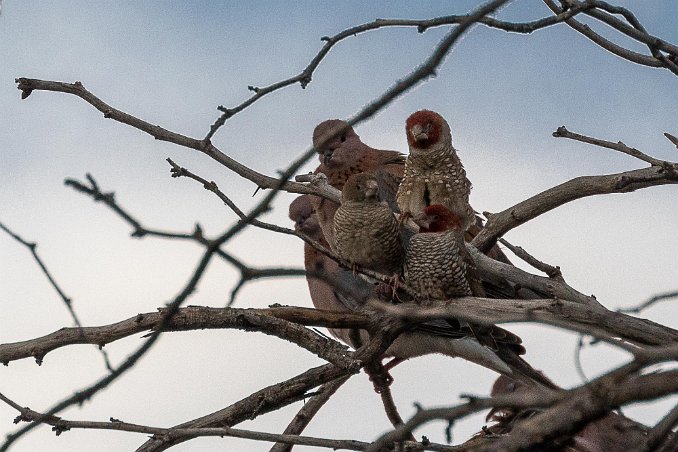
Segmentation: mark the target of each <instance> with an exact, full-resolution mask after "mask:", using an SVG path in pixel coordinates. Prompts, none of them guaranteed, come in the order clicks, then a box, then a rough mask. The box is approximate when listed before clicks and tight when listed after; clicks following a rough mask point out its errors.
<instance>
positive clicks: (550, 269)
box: [488, 216, 565, 282]
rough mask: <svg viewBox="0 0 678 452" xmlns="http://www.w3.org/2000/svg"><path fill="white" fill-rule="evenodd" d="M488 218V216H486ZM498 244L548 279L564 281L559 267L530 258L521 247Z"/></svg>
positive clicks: (503, 243)
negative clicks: (544, 274)
mask: <svg viewBox="0 0 678 452" xmlns="http://www.w3.org/2000/svg"><path fill="white" fill-rule="evenodd" d="M488 218H489V216H488ZM499 243H501V244H502V245H504V246H505V247H506V248H508V249H509V250H511V252H512V253H513V254H515V255H516V256H518V257H519V258H521V259H522V260H524V261H525V262H527V263H528V264H530V265H531V266H532V267H534V268H536V269H537V270H539V271H541V272H544V273H546V275H547V276H548V277H549V278H554V279H556V280H558V281H561V282H564V281H565V280H564V279H563V274H562V273H561V271H560V267H557V266H556V267H554V266H553V265H549V264H547V263H545V262H542V261H540V260H539V259H537V258H536V257H534V256H532V255H531V254H530V253H528V252H527V251H525V250H524V249H523V248H522V247H520V246H514V245H511V244H510V243H509V242H508V241H507V240H506V239H499Z"/></svg>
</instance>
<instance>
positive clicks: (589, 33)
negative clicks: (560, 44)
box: [543, 0, 671, 69]
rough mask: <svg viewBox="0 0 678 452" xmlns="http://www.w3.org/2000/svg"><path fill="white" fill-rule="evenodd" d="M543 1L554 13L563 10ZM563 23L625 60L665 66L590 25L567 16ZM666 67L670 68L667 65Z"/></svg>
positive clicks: (552, 3) (651, 65)
mask: <svg viewBox="0 0 678 452" xmlns="http://www.w3.org/2000/svg"><path fill="white" fill-rule="evenodd" d="M543 1H544V3H545V4H546V6H548V7H549V9H551V11H553V13H554V14H561V13H562V12H563V8H560V7H558V6H556V4H555V3H554V2H553V1H552V0H543ZM565 23H566V24H567V25H569V26H570V27H572V28H573V29H574V30H576V31H578V32H579V33H581V34H582V35H584V36H585V37H586V38H588V39H590V40H591V41H593V42H594V43H595V44H597V45H599V46H600V47H602V48H603V49H605V50H607V51H608V52H610V53H612V54H614V55H617V56H618V57H621V58H623V59H625V60H627V61H630V62H632V63H636V64H642V65H644V66H650V67H663V68H666V67H667V66H666V64H665V62H664V61H663V60H659V59H657V58H655V57H654V56H648V55H644V54H642V53H638V52H634V51H632V50H629V49H627V48H624V47H622V46H619V45H617V44H615V43H613V42H612V41H610V40H608V39H605V38H604V37H602V36H601V35H599V34H598V33H596V32H594V31H593V30H591V27H589V26H588V25H586V24H582V23H581V22H579V21H577V20H576V19H574V18H568V19H567V20H565ZM668 69H671V68H670V67H669V68H668Z"/></svg>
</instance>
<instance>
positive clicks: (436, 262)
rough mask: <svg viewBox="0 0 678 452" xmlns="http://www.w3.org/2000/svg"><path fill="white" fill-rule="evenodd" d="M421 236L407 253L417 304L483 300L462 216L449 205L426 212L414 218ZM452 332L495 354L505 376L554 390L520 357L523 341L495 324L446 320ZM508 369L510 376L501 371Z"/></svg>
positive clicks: (409, 278) (413, 240)
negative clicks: (467, 244) (460, 298)
mask: <svg viewBox="0 0 678 452" xmlns="http://www.w3.org/2000/svg"><path fill="white" fill-rule="evenodd" d="M414 219H415V221H417V223H418V224H419V225H420V231H419V233H418V234H415V235H414V236H413V237H412V238H411V239H410V241H409V244H408V246H407V250H406V253H405V281H406V282H407V283H408V284H409V286H410V287H411V288H412V289H414V291H415V292H416V295H415V301H416V302H417V303H419V304H421V305H425V306H434V305H439V304H442V303H443V302H444V300H447V299H450V298H458V297H469V296H476V297H485V290H484V288H483V285H482V283H481V281H480V279H479V278H478V277H477V276H476V275H475V264H474V262H473V258H472V257H471V255H470V253H469V252H468V250H467V249H466V245H465V243H464V231H463V230H462V225H461V221H460V219H459V217H458V216H457V215H456V214H455V213H454V212H452V211H451V210H450V209H448V208H446V207H445V206H442V205H439V204H434V205H430V206H427V207H425V208H424V209H423V210H422V212H420V213H418V214H417V215H415V217H414ZM448 323H450V326H451V327H452V328H453V329H456V330H459V332H460V333H462V334H463V333H465V334H467V335H469V338H472V339H475V342H476V344H475V345H478V346H481V347H484V348H486V349H487V350H488V351H491V352H493V353H494V355H495V358H496V359H498V361H499V362H500V363H495V366H496V367H491V368H493V369H494V370H497V371H499V372H500V373H502V374H504V375H513V376H514V377H515V375H516V373H517V374H518V375H520V376H522V377H525V378H527V379H528V380H533V381H536V382H539V383H541V384H544V385H546V386H548V387H553V386H552V383H551V382H550V380H548V379H547V378H545V377H544V376H543V375H542V374H541V373H539V372H537V371H536V370H534V369H533V368H532V367H531V366H530V365H529V364H528V363H527V362H526V361H524V360H523V359H522V358H520V356H519V355H522V354H524V353H525V348H524V347H523V346H522V340H521V339H520V338H519V337H518V336H516V335H515V334H513V333H511V332H509V331H507V330H504V329H503V328H499V327H497V326H494V325H479V324H473V323H470V322H465V321H448ZM502 364H503V365H505V366H508V367H509V368H510V371H509V372H506V371H501V370H499V369H500V368H501V365H502Z"/></svg>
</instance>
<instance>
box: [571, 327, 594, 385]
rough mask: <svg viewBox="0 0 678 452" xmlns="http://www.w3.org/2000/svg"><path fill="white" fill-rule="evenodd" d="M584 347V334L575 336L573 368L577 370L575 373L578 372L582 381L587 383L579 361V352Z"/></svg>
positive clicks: (587, 379) (587, 378)
mask: <svg viewBox="0 0 678 452" xmlns="http://www.w3.org/2000/svg"><path fill="white" fill-rule="evenodd" d="M583 348H584V335H583V334H580V335H579V337H578V338H577V345H576V346H575V349H574V368H575V369H576V370H577V373H578V374H579V378H581V381H582V383H588V382H589V381H591V380H589V377H587V376H586V373H585V372H584V366H583V365H582V363H581V352H582V350H583Z"/></svg>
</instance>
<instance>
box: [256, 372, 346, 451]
mask: <svg viewBox="0 0 678 452" xmlns="http://www.w3.org/2000/svg"><path fill="white" fill-rule="evenodd" d="M349 378H351V376H350V375H346V376H345V377H341V378H337V379H336V380H334V381H330V382H329V383H325V384H324V385H322V386H321V387H320V389H319V390H318V391H317V393H316V394H315V395H314V396H313V397H311V399H310V400H308V401H307V402H306V403H304V406H303V407H302V408H301V409H300V410H299V412H298V413H297V414H296V415H295V416H294V419H292V421H291V422H290V423H289V425H288V426H287V428H285V431H284V432H283V434H284V435H299V434H301V432H303V431H304V429H305V428H306V426H307V425H308V424H309V423H310V422H311V420H312V419H313V417H314V416H315V415H316V414H317V413H318V411H320V409H321V408H322V407H323V406H324V405H325V403H326V402H327V401H328V400H329V399H330V397H332V396H333V395H334V393H335V392H336V391H337V390H338V389H339V388H340V387H341V386H342V385H343V384H344V383H346V382H347V381H348V379H349ZM291 450H292V445H291V444H285V443H276V444H274V445H273V447H271V449H270V451H269V452H290V451H291Z"/></svg>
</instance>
